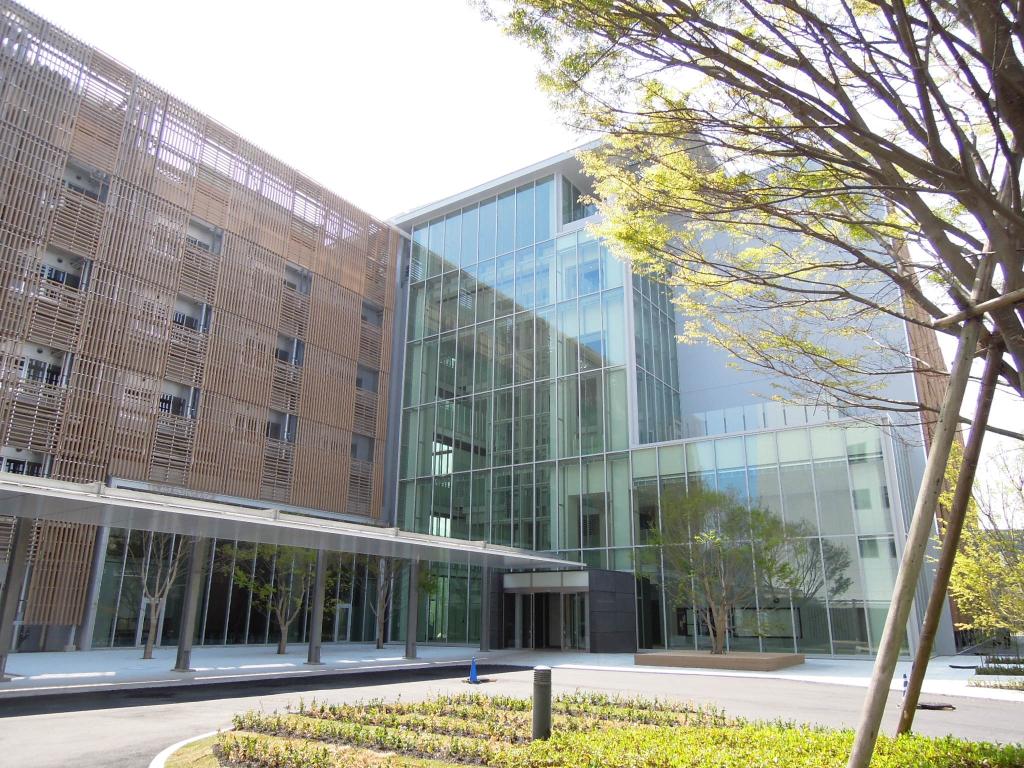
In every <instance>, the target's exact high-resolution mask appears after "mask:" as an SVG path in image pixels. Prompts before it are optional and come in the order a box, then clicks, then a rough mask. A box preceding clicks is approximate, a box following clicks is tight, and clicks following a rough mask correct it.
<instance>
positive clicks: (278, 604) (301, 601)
mask: <svg viewBox="0 0 1024 768" xmlns="http://www.w3.org/2000/svg"><path fill="white" fill-rule="evenodd" d="M234 555H235V557H234V562H236V563H238V562H244V563H253V562H254V561H255V562H254V565H253V566H251V567H246V568H242V567H240V566H237V565H236V566H235V568H234V583H235V585H236V586H238V587H239V588H241V589H243V590H249V591H250V592H251V593H252V601H253V605H254V606H255V607H256V608H257V609H258V610H260V611H263V612H264V613H266V614H267V615H269V616H272V617H273V619H274V622H275V623H276V624H277V627H278V631H279V632H280V634H279V636H278V638H277V652H278V653H279V654H284V653H287V651H288V632H289V630H290V628H291V626H292V624H293V623H294V621H295V620H296V619H297V618H298V617H299V616H300V615H302V612H303V611H305V610H306V608H307V607H308V604H309V598H310V594H311V593H312V590H313V587H314V578H315V572H316V551H315V550H312V549H304V548H302V547H286V546H275V545H273V544H239V545H238V546H237V547H236V548H235V553H234ZM338 577H339V576H338V574H333V575H332V574H330V572H329V575H328V582H329V583H331V582H332V579H336V578H338ZM333 592H334V590H333V589H331V588H327V589H326V594H327V595H328V596H329V595H331V594H333ZM333 609H334V601H333V598H331V597H328V598H326V604H325V606H324V612H325V613H330V612H331V611H332V610H333ZM316 629H317V628H316V627H312V628H311V630H312V631H316Z"/></svg>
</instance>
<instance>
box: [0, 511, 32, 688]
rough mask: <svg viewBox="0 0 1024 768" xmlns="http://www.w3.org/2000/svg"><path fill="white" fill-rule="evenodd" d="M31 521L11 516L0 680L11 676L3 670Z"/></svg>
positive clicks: (0, 621)
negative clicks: (12, 519) (12, 537)
mask: <svg viewBox="0 0 1024 768" xmlns="http://www.w3.org/2000/svg"><path fill="white" fill-rule="evenodd" d="M33 522H34V521H32V520H31V519H29V518H25V517H16V518H14V540H13V541H12V542H11V557H10V560H9V561H8V562H7V578H6V580H5V581H4V589H3V594H2V595H0V683H6V682H9V681H10V679H11V678H10V677H9V676H7V675H5V674H4V671H5V670H6V669H7V657H8V656H9V655H10V653H11V647H12V646H13V645H14V620H15V619H16V618H18V601H19V600H20V599H21V587H22V585H23V584H24V583H25V571H26V570H27V569H28V546H29V543H30V542H31V541H32V526H33Z"/></svg>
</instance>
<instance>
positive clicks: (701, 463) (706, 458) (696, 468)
mask: <svg viewBox="0 0 1024 768" xmlns="http://www.w3.org/2000/svg"><path fill="white" fill-rule="evenodd" d="M686 467H687V471H689V472H702V471H705V470H711V469H714V468H715V446H714V443H712V442H711V441H710V440H709V441H705V442H700V443H687V444H686Z"/></svg>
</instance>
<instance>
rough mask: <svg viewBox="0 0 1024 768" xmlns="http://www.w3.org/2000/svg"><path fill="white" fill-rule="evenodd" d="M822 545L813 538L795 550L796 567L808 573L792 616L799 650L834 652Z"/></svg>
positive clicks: (801, 586)
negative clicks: (827, 605) (826, 600)
mask: <svg viewBox="0 0 1024 768" xmlns="http://www.w3.org/2000/svg"><path fill="white" fill-rule="evenodd" d="M784 487H785V486H784ZM820 548H821V540H820V539H817V538H810V539H807V540H806V541H805V542H804V547H803V548H802V549H798V550H797V553H796V557H797V563H796V564H795V567H798V568H801V569H802V571H803V573H804V574H806V575H805V576H804V578H803V582H802V584H801V585H800V588H798V589H796V590H794V591H793V620H794V623H795V625H796V646H797V651H799V652H800V653H831V652H832V651H831V644H830V643H829V626H828V611H827V610H826V608H825V593H826V589H825V584H826V582H825V574H824V571H823V570H822V565H821V549H820Z"/></svg>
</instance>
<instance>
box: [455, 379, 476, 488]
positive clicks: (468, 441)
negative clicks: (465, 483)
mask: <svg viewBox="0 0 1024 768" xmlns="http://www.w3.org/2000/svg"><path fill="white" fill-rule="evenodd" d="M472 466H473V398H471V397H460V398H459V399H458V400H456V401H455V463H454V467H453V468H454V471H456V472H461V471H464V470H467V469H470V468H471V467H472ZM458 498H463V497H461V496H459V497H458Z"/></svg>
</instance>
